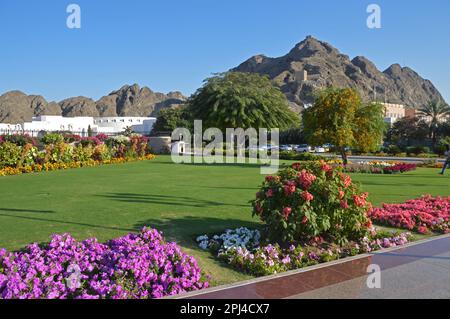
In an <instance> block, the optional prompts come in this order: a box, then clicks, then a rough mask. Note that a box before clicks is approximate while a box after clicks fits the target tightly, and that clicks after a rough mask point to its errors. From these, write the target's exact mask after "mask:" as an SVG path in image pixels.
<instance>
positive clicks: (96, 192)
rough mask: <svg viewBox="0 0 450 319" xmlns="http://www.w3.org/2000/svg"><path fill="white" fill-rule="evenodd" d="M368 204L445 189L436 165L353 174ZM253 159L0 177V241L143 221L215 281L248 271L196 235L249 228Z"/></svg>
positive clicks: (119, 230)
mask: <svg viewBox="0 0 450 319" xmlns="http://www.w3.org/2000/svg"><path fill="white" fill-rule="evenodd" d="M353 177H354V180H356V181H358V182H361V183H362V184H363V189H364V190H365V191H368V192H369V193H370V194H371V200H372V201H373V202H374V204H380V203H381V202H401V201H403V200H406V199H410V198H413V197H417V196H419V195H421V194H424V193H430V194H432V195H449V189H450V177H449V176H447V177H442V176H440V175H438V170H435V169H419V170H417V171H415V172H410V173H407V174H403V175H354V176H353ZM262 179H263V176H262V175H260V171H259V167H258V166H256V165H245V164H243V165H238V164H236V165H226V164H223V165H213V166H208V165H187V164H186V165H176V164H172V163H171V161H170V157H166V156H160V157H158V158H157V159H156V160H154V161H144V162H135V163H128V164H123V165H106V166H101V167H93V168H82V169H72V170H67V171H56V172H48V173H40V174H28V175H21V176H8V177H0V247H3V248H6V249H9V250H14V249H19V248H21V247H24V246H25V245H26V244H28V243H30V242H35V241H38V242H42V241H47V240H48V239H49V236H50V235H51V234H54V233H63V232H69V233H71V234H72V235H74V236H75V237H76V238H77V239H84V238H87V237H92V236H95V237H97V238H98V239H99V240H100V241H105V240H107V239H110V238H114V237H118V236H121V235H123V234H126V233H128V232H130V231H138V230H139V229H140V228H141V227H142V226H144V225H148V226H152V227H155V228H157V229H159V230H162V231H163V232H164V233H165V236H166V237H167V238H168V239H170V240H174V241H176V242H178V243H179V244H180V245H182V246H183V247H184V248H185V249H186V251H187V252H189V253H192V254H194V255H195V256H196V257H197V259H198V260H199V262H200V264H201V266H202V267H203V269H205V270H206V271H207V272H208V273H210V274H212V275H213V279H214V283H215V284H219V283H225V282H233V281H237V280H242V279H247V278H249V277H248V276H246V275H244V274H241V273H239V272H236V271H234V270H232V269H230V268H228V267H226V266H224V265H223V264H221V263H220V262H218V261H216V260H215V259H214V258H213V257H212V256H211V255H210V254H209V253H207V252H202V251H200V250H199V249H198V248H197V246H196V244H195V242H194V238H195V236H196V235H199V234H204V233H213V232H221V231H222V230H224V229H225V228H228V227H240V226H247V227H255V226H257V225H258V222H257V220H254V219H252V218H251V212H250V206H249V204H248V201H249V200H251V199H253V198H254V196H255V192H256V191H257V187H258V185H259V184H260V182H261V181H262Z"/></svg>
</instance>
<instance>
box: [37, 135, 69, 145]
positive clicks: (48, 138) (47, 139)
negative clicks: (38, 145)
mask: <svg viewBox="0 0 450 319" xmlns="http://www.w3.org/2000/svg"><path fill="white" fill-rule="evenodd" d="M41 142H42V144H44V145H52V144H53V145H54V144H58V143H62V142H64V136H63V135H61V134H59V133H47V134H45V135H44V136H43V137H42V138H41Z"/></svg>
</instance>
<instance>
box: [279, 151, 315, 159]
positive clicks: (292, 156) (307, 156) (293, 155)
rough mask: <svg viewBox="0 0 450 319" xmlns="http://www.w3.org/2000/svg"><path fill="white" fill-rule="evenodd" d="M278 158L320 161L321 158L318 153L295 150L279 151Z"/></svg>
mask: <svg viewBox="0 0 450 319" xmlns="http://www.w3.org/2000/svg"><path fill="white" fill-rule="evenodd" d="M280 159H282V160H290V161H320V160H322V159H323V157H322V156H320V155H315V154H312V153H297V152H295V151H281V152H280Z"/></svg>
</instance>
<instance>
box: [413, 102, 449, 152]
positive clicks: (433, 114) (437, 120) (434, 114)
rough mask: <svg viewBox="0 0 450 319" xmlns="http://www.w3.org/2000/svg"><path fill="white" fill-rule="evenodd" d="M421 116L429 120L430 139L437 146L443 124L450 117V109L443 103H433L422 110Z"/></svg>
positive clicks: (420, 111) (420, 110)
mask: <svg viewBox="0 0 450 319" xmlns="http://www.w3.org/2000/svg"><path fill="white" fill-rule="evenodd" d="M419 114H420V115H422V116H425V117H427V118H428V119H429V124H428V128H429V137H430V138H431V140H432V141H433V145H435V144H436V140H437V134H438V130H439V126H440V124H441V122H443V120H444V118H445V117H447V116H450V107H449V106H448V105H447V104H445V103H444V102H443V101H433V102H430V103H429V104H427V105H425V106H424V107H422V108H420V109H419Z"/></svg>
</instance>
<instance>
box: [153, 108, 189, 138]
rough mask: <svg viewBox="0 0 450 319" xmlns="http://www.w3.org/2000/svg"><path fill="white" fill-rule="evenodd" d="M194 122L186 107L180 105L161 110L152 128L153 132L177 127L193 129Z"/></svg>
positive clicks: (170, 130) (167, 130) (166, 130)
mask: <svg viewBox="0 0 450 319" xmlns="http://www.w3.org/2000/svg"><path fill="white" fill-rule="evenodd" d="M191 127H192V123H191V121H190V119H189V114H188V112H187V111H186V107H184V106H179V107H175V108H167V109H162V110H161V111H159V115H158V118H157V119H156V122H155V124H154V125H153V128H152V133H153V134H156V133H158V132H172V131H173V130H175V129H176V128H187V129H191Z"/></svg>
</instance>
